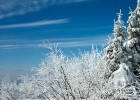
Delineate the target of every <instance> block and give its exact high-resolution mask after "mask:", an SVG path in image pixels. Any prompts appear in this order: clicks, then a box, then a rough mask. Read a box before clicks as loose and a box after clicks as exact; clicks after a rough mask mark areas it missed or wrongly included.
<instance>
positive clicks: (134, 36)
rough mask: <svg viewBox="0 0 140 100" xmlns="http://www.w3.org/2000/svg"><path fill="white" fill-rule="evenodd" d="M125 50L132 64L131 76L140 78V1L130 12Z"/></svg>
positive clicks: (139, 0)
mask: <svg viewBox="0 0 140 100" xmlns="http://www.w3.org/2000/svg"><path fill="white" fill-rule="evenodd" d="M127 39H128V40H127V43H126V50H127V52H128V61H130V62H131V63H132V66H133V70H132V72H133V74H135V75H136V76H137V77H138V79H139V78H140V0H138V1H137V7H136V9H135V10H134V11H132V10H130V17H129V19H128V28H127Z"/></svg>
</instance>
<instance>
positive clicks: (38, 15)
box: [0, 0, 136, 73]
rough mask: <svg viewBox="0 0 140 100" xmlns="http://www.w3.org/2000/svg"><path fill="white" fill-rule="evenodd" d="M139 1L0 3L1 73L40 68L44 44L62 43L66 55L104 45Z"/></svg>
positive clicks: (24, 0)
mask: <svg viewBox="0 0 140 100" xmlns="http://www.w3.org/2000/svg"><path fill="white" fill-rule="evenodd" d="M135 6H136V0H0V72H1V73H6V72H9V71H14V70H22V69H30V68H31V67H37V66H38V65H39V63H40V62H41V59H43V58H44V55H45V53H46V52H47V50H46V49H45V48H43V47H40V46H39V45H41V44H42V43H43V41H50V42H51V43H59V44H60V47H61V48H62V49H63V50H64V52H65V53H66V54H69V53H70V51H73V52H75V53H76V52H77V51H78V49H77V48H80V49H82V50H89V48H90V46H91V44H92V43H93V44H94V45H99V46H101V45H102V44H103V43H105V39H107V37H108V35H111V34H112V30H113V20H114V19H116V18H117V17H116V13H117V12H119V10H120V9H122V13H123V14H124V16H123V20H124V21H125V22H126V21H127V18H128V12H129V7H131V8H132V9H134V8H135Z"/></svg>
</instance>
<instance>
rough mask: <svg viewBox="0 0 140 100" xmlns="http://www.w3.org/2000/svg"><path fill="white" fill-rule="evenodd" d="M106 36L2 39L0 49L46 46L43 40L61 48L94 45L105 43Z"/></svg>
mask: <svg viewBox="0 0 140 100" xmlns="http://www.w3.org/2000/svg"><path fill="white" fill-rule="evenodd" d="M105 38H107V37H90V38H63V39H49V40H48V39H44V40H32V41H31V40H16V41H15V40H11V41H10V42H7V40H5V42H7V43H4V44H2V43H3V42H4V40H2V41H0V43H1V44H2V45H0V49H22V48H44V44H43V41H44V42H45V43H48V42H47V41H49V42H50V43H51V44H52V45H55V44H59V47H61V48H69V47H86V46H91V45H92V44H94V45H100V46H101V45H103V44H104V43H105V41H104V40H105Z"/></svg>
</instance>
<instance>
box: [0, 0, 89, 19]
mask: <svg viewBox="0 0 140 100" xmlns="http://www.w3.org/2000/svg"><path fill="white" fill-rule="evenodd" d="M83 1H87V0H0V19H3V18H7V17H11V16H15V15H22V14H25V13H28V12H32V11H38V10H40V9H42V8H44V7H48V6H51V5H58V4H66V3H72V2H73V3H78V2H83Z"/></svg>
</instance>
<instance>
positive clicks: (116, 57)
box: [106, 10, 126, 73]
mask: <svg viewBox="0 0 140 100" xmlns="http://www.w3.org/2000/svg"><path fill="white" fill-rule="evenodd" d="M117 15H118V20H117V21H114V30H113V31H114V39H113V40H112V42H111V44H109V45H108V47H107V48H106V60H107V65H108V66H109V70H110V71H111V73H112V72H114V71H115V70H117V69H118V68H119V64H120V63H122V62H124V59H122V58H123V55H124V54H123V43H124V41H125V33H126V32H125V26H124V22H123V21H122V15H123V14H122V13H121V10H120V13H117Z"/></svg>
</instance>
